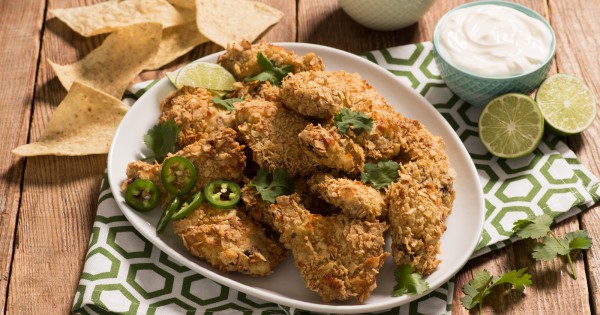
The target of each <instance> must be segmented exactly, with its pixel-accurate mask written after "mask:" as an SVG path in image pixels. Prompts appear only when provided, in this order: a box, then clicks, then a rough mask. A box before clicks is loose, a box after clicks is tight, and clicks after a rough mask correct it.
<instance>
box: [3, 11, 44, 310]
mask: <svg viewBox="0 0 600 315" xmlns="http://www.w3.org/2000/svg"><path fill="white" fill-rule="evenodd" d="M44 7H45V5H44V3H43V2H42V1H35V2H33V3H29V2H24V1H0V21H2V25H3V26H2V31H1V32H0V43H2V44H1V45H0V56H2V58H0V78H2V80H0V91H1V92H0V94H1V95H2V97H0V108H1V109H2V114H1V115H0V128H1V129H2V132H1V133H0V143H2V145H1V146H0V313H2V314H3V313H4V311H5V305H6V303H5V302H6V296H7V290H8V284H9V278H10V269H11V264H12V261H13V246H14V237H15V229H16V224H17V216H18V213H19V203H20V202H21V184H22V180H23V168H24V166H25V159H21V158H19V157H17V156H15V155H13V154H12V153H11V150H12V149H13V148H15V147H17V146H18V145H20V144H23V143H26V142H27V134H28V132H29V119H30V117H31V104H32V95H33V91H34V86H35V75H36V70H37V65H38V58H39V51H40V33H41V30H42V25H43V20H44V19H43V16H44ZM7 25H10V27H6V26H7Z"/></svg>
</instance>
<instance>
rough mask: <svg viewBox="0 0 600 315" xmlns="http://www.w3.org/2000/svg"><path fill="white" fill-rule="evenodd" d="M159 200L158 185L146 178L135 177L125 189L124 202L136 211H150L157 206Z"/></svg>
mask: <svg viewBox="0 0 600 315" xmlns="http://www.w3.org/2000/svg"><path fill="white" fill-rule="evenodd" d="M159 201H160V190H159V189H158V186H156V184H154V183H153V182H152V181H149V180H147V179H137V180H135V181H134V182H133V183H131V184H129V186H127V190H125V202H126V203H127V204H128V205H129V206H130V207H132V208H133V209H135V210H137V211H141V212H146V211H150V210H152V209H154V208H155V207H156V206H158V202H159Z"/></svg>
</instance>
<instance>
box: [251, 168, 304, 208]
mask: <svg viewBox="0 0 600 315" xmlns="http://www.w3.org/2000/svg"><path fill="white" fill-rule="evenodd" d="M248 186H249V187H254V189H256V192H257V193H258V194H260V197H261V198H262V200H264V201H268V202H271V203H275V198H276V197H278V196H282V195H290V194H292V193H293V192H294V182H293V181H292V178H291V177H290V175H289V174H288V173H287V171H286V170H285V169H283V168H278V169H276V170H275V172H273V179H272V180H271V181H270V182H269V171H267V169H264V168H261V169H260V170H259V171H258V173H257V174H256V176H255V177H254V178H253V179H252V180H251V181H250V183H249V184H248Z"/></svg>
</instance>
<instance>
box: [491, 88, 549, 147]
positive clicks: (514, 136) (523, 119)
mask: <svg viewBox="0 0 600 315" xmlns="http://www.w3.org/2000/svg"><path fill="white" fill-rule="evenodd" d="M543 134H544V118H543V116H542V114H541V112H540V110H539V108H538V106H537V104H536V102H535V100H533V99H532V98H531V97H529V96H527V95H523V94H517V93H509V94H505V95H502V96H499V97H497V98H495V99H493V100H492V101H490V102H489V103H488V105H487V106H486V107H485V108H484V110H483V111H482V112H481V115H480V117H479V136H480V138H481V142H482V143H483V145H484V146H485V147H486V148H487V149H488V151H489V152H491V153H492V154H494V155H495V156H498V157H501V158H518V157H522V156H525V155H527V154H529V153H531V152H533V151H534V150H535V148H537V146H538V144H539V143H540V141H541V139H542V136H543Z"/></svg>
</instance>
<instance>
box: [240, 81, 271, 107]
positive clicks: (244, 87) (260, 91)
mask: <svg viewBox="0 0 600 315" xmlns="http://www.w3.org/2000/svg"><path fill="white" fill-rule="evenodd" d="M234 87H235V90H234V91H233V92H232V93H231V94H230V95H229V97H230V98H243V99H245V100H250V99H259V100H265V101H271V102H279V101H280V100H281V98H280V97H279V87H277V86H273V85H271V82H269V81H266V82H260V81H250V82H236V83H234Z"/></svg>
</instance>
